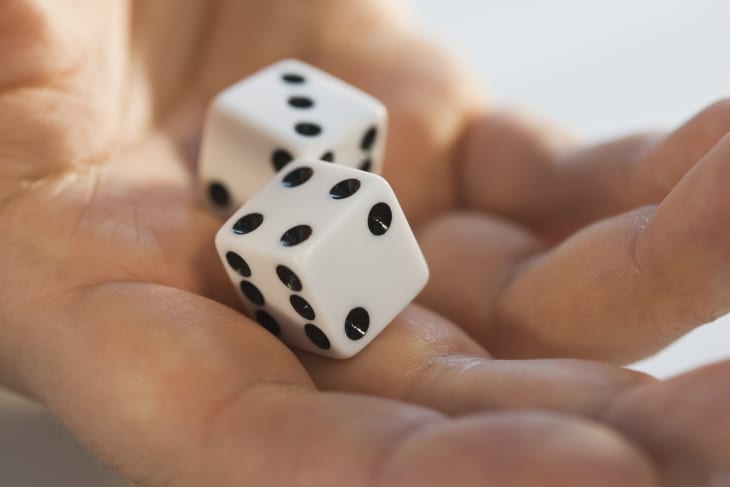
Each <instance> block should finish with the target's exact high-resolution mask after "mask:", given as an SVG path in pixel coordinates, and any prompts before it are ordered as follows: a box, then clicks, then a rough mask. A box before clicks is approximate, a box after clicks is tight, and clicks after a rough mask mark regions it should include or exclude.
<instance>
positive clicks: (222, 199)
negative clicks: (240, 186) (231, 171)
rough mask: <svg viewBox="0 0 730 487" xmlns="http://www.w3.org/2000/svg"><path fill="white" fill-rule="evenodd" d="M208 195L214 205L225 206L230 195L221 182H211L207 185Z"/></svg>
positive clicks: (229, 200)
mask: <svg viewBox="0 0 730 487" xmlns="http://www.w3.org/2000/svg"><path fill="white" fill-rule="evenodd" d="M208 197H209V198H210V201H212V202H213V204H214V205H216V206H219V207H221V208H225V207H226V206H228V205H229V204H230V203H231V195H230V193H228V189H227V188H226V187H225V186H224V185H223V183H219V182H213V183H210V184H209V185H208Z"/></svg>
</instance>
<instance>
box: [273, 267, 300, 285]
mask: <svg viewBox="0 0 730 487" xmlns="http://www.w3.org/2000/svg"><path fill="white" fill-rule="evenodd" d="M276 275H277V276H279V279H281V282H282V283H283V284H284V285H285V286H286V287H288V288H289V289H291V290H292V291H301V290H302V281H300V280H299V277H297V275H296V274H294V271H292V270H291V269H289V268H288V267H286V266H283V265H280V266H277V267H276Z"/></svg>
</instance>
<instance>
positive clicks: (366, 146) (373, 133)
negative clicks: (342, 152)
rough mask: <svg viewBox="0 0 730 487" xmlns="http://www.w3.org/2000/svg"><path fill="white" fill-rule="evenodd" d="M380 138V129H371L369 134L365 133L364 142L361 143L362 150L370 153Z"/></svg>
mask: <svg viewBox="0 0 730 487" xmlns="http://www.w3.org/2000/svg"><path fill="white" fill-rule="evenodd" d="M377 138H378V129H377V127H370V128H369V129H368V131H367V132H365V135H363V136H362V140H361V141H360V148H361V149H362V150H364V151H369V150H370V149H372V148H373V145H374V144H375V140H376V139H377Z"/></svg>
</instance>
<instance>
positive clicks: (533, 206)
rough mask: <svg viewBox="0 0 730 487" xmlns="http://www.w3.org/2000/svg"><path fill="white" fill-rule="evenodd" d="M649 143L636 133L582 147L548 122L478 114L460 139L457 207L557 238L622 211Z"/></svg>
mask: <svg viewBox="0 0 730 487" xmlns="http://www.w3.org/2000/svg"><path fill="white" fill-rule="evenodd" d="M654 138H655V137H654V136H650V135H638V136H632V137H627V138H624V139H620V140H617V141H615V142H611V143H607V144H603V145H599V146H596V147H590V148H587V149H584V148H583V146H582V144H580V143H579V141H578V140H577V138H576V136H574V135H572V134H568V133H567V132H565V131H562V130H560V129H559V128H558V127H556V126H555V124H549V123H547V122H546V121H543V120H539V119H535V118H528V117H527V116H526V115H524V114H520V113H496V114H491V115H488V116H485V117H484V118H482V119H481V120H479V121H478V122H476V123H474V124H473V125H472V127H471V128H470V129H469V132H468V134H467V136H466V137H465V139H464V149H463V152H462V166H461V168H462V172H461V179H460V182H461V187H462V189H463V192H464V201H465V205H466V206H467V207H469V208H474V209H477V210H481V211H484V212H487V213H490V214H495V215H499V216H501V217H505V218H507V219H509V220H513V221H517V222H520V223H521V224H523V225H526V226H527V227H529V228H531V229H533V231H535V232H537V233H539V234H541V235H543V236H545V237H548V238H549V239H551V240H559V239H561V238H562V237H564V236H565V235H567V234H569V233H571V232H572V231H573V230H575V229H576V228H579V227H581V226H583V225H585V224H586V223H588V222H591V221H593V220H595V219H597V218H601V217H605V216H607V215H612V214H615V213H617V212H619V211H622V210H623V209H624V208H625V205H626V203H625V201H624V200H625V197H626V193H627V187H628V182H629V176H630V173H631V170H632V169H633V165H634V163H635V162H636V160H638V159H639V157H640V156H641V154H643V153H645V152H646V150H647V148H648V146H650V145H651V144H653V142H654Z"/></svg>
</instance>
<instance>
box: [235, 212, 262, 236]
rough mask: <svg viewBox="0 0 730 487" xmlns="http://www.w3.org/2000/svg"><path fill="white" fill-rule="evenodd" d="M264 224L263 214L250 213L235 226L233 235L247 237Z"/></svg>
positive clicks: (237, 221)
mask: <svg viewBox="0 0 730 487" xmlns="http://www.w3.org/2000/svg"><path fill="white" fill-rule="evenodd" d="M263 222H264V215H262V214H261V213H249V214H248V215H244V216H242V217H241V218H239V219H238V220H236V223H234V224H233V233H237V234H238V235H246V234H247V233H251V232H253V231H254V230H256V229H257V228H258V227H260V226H261V224H262V223H263Z"/></svg>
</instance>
